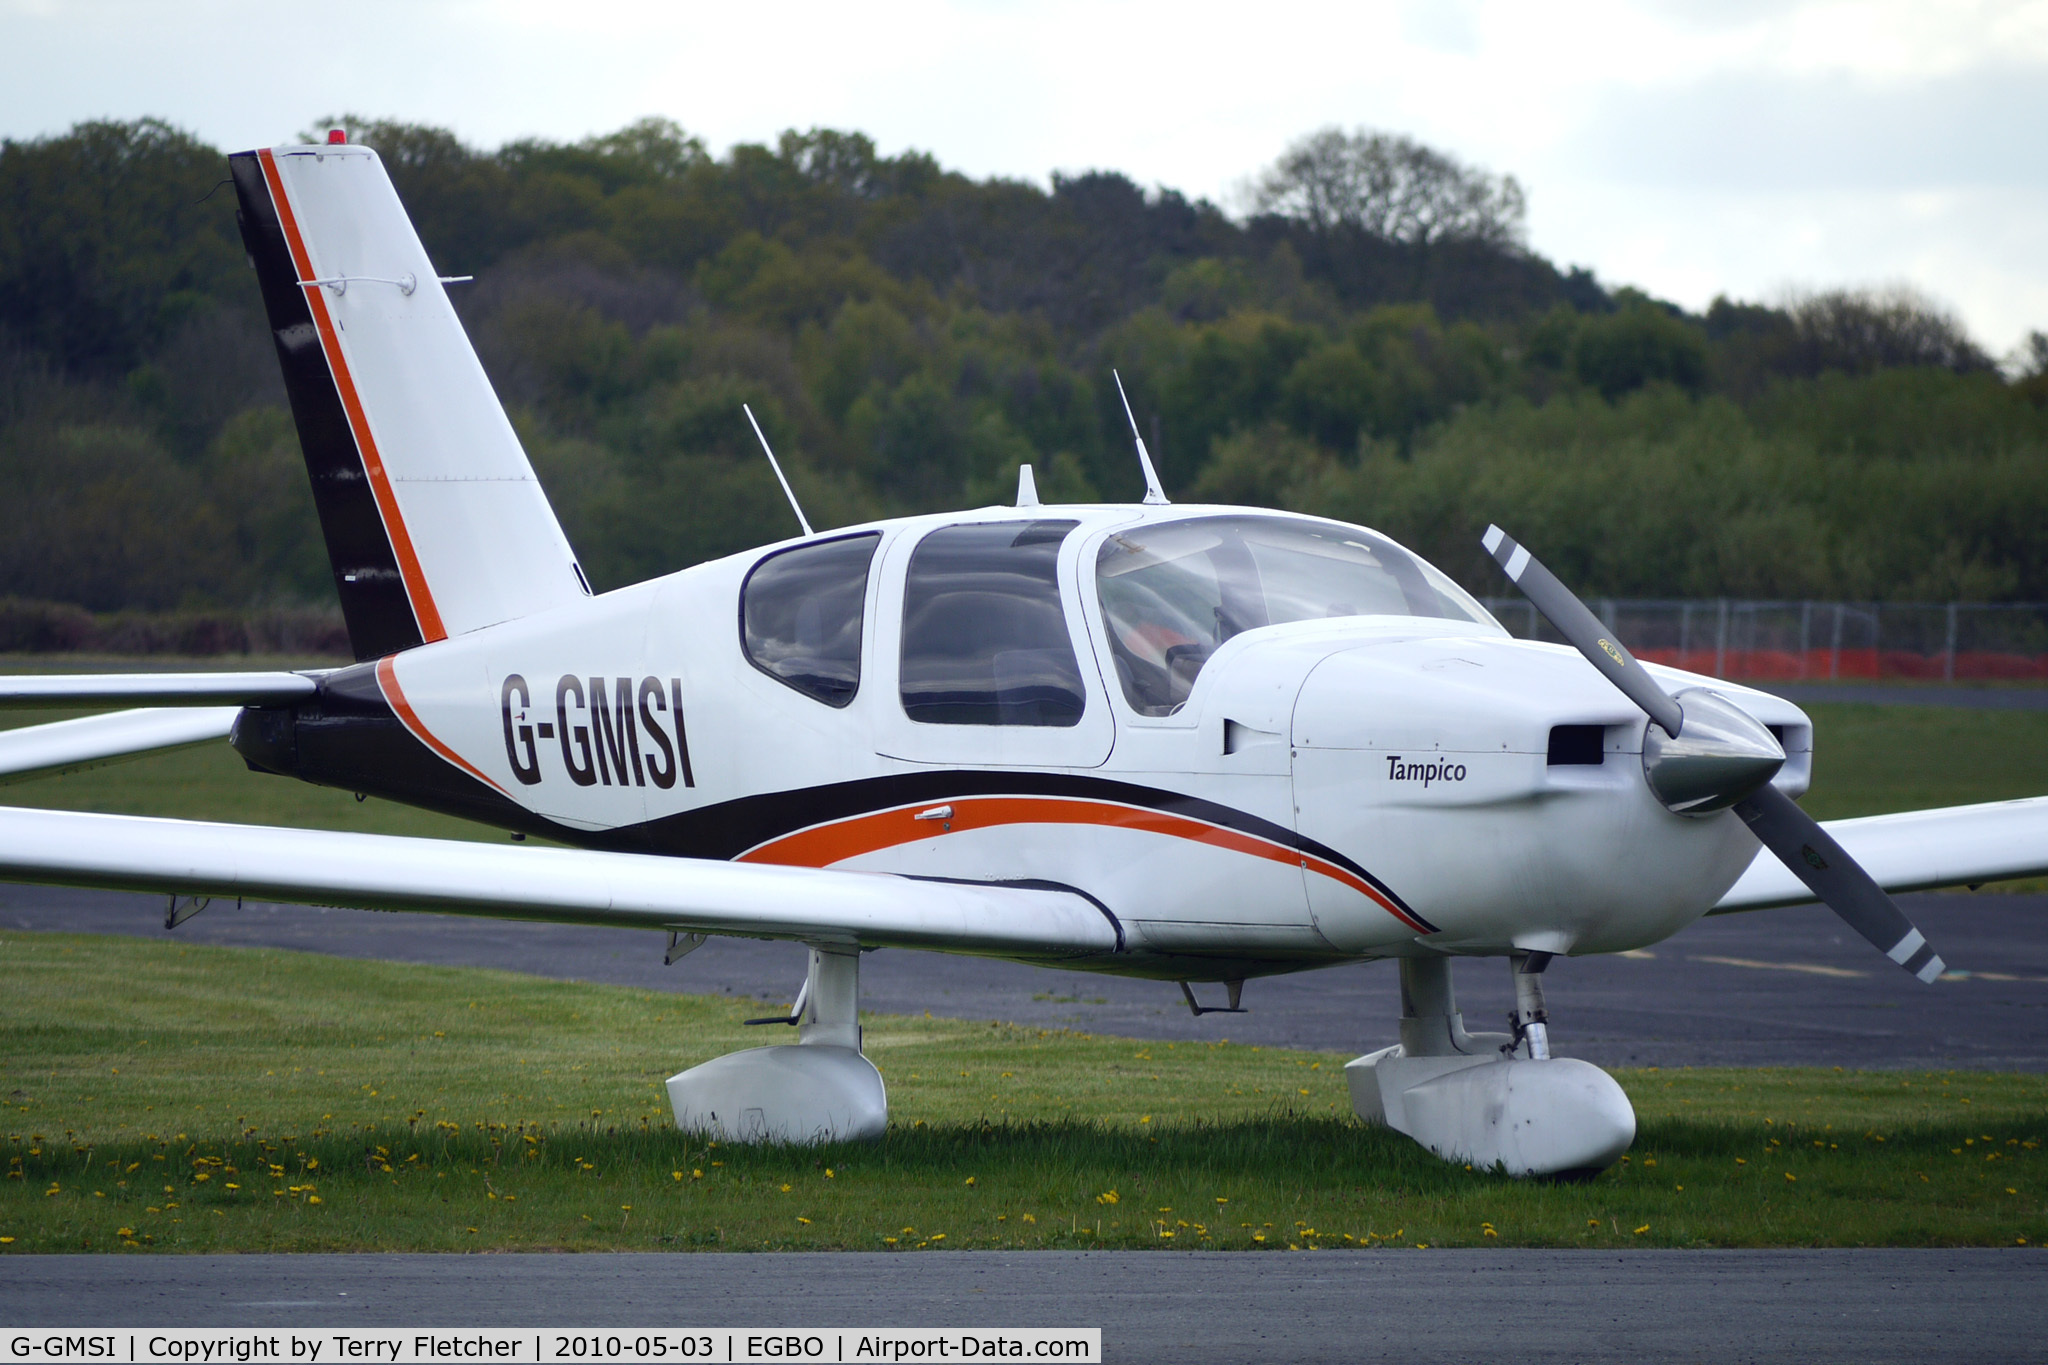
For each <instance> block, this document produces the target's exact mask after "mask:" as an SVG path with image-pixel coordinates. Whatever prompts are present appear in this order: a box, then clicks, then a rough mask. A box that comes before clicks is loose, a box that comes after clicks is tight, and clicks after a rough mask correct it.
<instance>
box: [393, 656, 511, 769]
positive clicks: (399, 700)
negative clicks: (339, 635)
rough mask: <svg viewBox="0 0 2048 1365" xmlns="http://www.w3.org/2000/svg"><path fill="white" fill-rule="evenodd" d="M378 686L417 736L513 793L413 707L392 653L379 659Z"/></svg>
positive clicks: (396, 712) (442, 754)
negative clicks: (451, 744) (431, 727)
mask: <svg viewBox="0 0 2048 1365" xmlns="http://www.w3.org/2000/svg"><path fill="white" fill-rule="evenodd" d="M377 690H378V691H380V692H382V693H383V694H384V700H385V702H386V703H387V704H388V705H389V706H390V707H391V711H392V714H393V715H395V716H397V717H398V723H399V724H400V725H403V726H404V727H405V728H406V730H407V731H408V732H410V733H411V735H412V737H413V738H414V739H416V740H418V741H419V742H420V743H422V744H424V745H426V746H427V747H428V748H429V749H432V750H433V751H434V752H435V753H437V754H439V755H440V756H441V757H442V758H445V759H447V760H448V761H449V762H450V763H453V764H454V765H455V766H456V767H458V768H460V769H462V771H464V772H466V773H468V774H469V775H470V776H471V777H473V778H475V779H476V780H477V781H479V782H482V783H483V784H484V785H486V786H488V787H490V788H491V789H492V790H493V791H495V792H497V793H499V794H500V795H502V796H507V797H509V796H511V795H512V793H510V792H508V791H506V790H505V788H504V787H503V786H501V785H499V784H498V783H497V782H494V781H492V780H491V778H490V777H488V776H486V775H485V773H484V771H483V770H482V769H481V768H479V767H477V766H476V765H475V764H474V763H471V762H470V761H469V760H468V759H466V758H464V757H463V756H462V755H461V754H458V753H456V752H455V750H453V749H451V748H449V747H448V746H447V745H446V744H444V743H442V742H441V739H440V737H439V736H438V735H436V734H435V733H434V732H433V731H432V730H429V729H428V728H427V725H426V722H425V721H423V720H421V719H420V717H419V712H417V711H415V710H413V709H412V703H411V702H409V701H407V700H406V698H405V689H404V688H402V687H400V686H399V685H398V669H397V668H396V667H395V666H394V665H393V664H392V662H391V660H390V659H389V658H388V657H387V658H383V659H379V660H377Z"/></svg>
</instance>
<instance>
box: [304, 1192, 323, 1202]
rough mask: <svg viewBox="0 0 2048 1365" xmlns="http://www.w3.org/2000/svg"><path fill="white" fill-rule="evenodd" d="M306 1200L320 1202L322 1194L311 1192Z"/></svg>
mask: <svg viewBox="0 0 2048 1365" xmlns="http://www.w3.org/2000/svg"><path fill="white" fill-rule="evenodd" d="M306 1202H307V1203H308V1204H318V1203H320V1202H321V1199H320V1196H319V1195H317V1194H309V1195H307V1196H306Z"/></svg>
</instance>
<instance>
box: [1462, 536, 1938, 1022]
mask: <svg viewBox="0 0 2048 1365" xmlns="http://www.w3.org/2000/svg"><path fill="white" fill-rule="evenodd" d="M1483 543H1484V545H1485V546H1486V552H1487V553H1488V554H1490V555H1492V556H1493V557H1494V559H1495V560H1496V561H1498V562H1499V564H1500V566H1501V568H1503V569H1505V570H1506V571H1507V575H1508V577H1509V578H1510V579H1512V580H1514V583H1515V586H1516V587H1518V588H1520V589H1521V590H1522V592H1523V593H1524V594H1525V595H1527V597H1528V598H1529V600H1530V601H1531V602H1533V603H1535V605H1536V609H1537V610H1538V611H1540V612H1542V613H1543V615H1544V617H1545V619H1547V620H1548V621H1549V622H1550V624H1551V625H1553V626H1555V627H1556V628H1557V631H1558V633H1559V634H1561V635H1563V636H1564V637H1565V639H1566V640H1568V641H1570V642H1571V644H1572V646H1573V647H1574V648H1576V649H1577V650H1578V651H1579V653H1581V654H1583V655H1585V656H1586V658H1587V659H1588V660H1589V661H1590V662H1591V663H1592V664H1593V666H1594V667H1595V668H1597V669H1599V670H1600V672H1601V674H1602V675H1603V676H1605V677H1606V678H1607V679H1608V681H1610V682H1612V683H1613V684H1614V685H1615V686H1616V687H1617V688H1619V689H1620V690H1621V691H1622V693H1623V694H1624V695H1626V696H1627V697H1628V699H1629V700H1630V701H1632V702H1634V703H1635V704H1636V705H1637V706H1639V707H1641V708H1642V709H1643V712H1644V713H1645V714H1646V715H1648V716H1649V717H1650V720H1651V721H1652V722H1653V724H1652V727H1651V728H1650V729H1649V730H1647V731H1645V732H1644V735H1643V773H1644V776H1645V777H1646V778H1647V779H1648V781H1649V784H1650V790H1651V791H1652V792H1654V793H1655V794H1656V796H1657V799H1658V800H1660V801H1662V802H1663V803H1664V804H1665V805H1666V806H1667V807H1668V808H1670V809H1671V810H1673V811H1676V812H1678V813H1679V814H1681V815H1705V814H1709V813H1712V812H1714V811H1720V810H1725V809H1728V808H1730V807H1733V809H1734V811H1735V814H1736V815H1737V816H1738V817H1740V818H1741V820H1742V822H1743V823H1744V824H1746V825H1748V826H1749V829H1750V832H1751V833H1752V834H1754V835H1756V837H1757V839H1758V841H1759V842H1761V843H1762V844H1763V846H1764V847H1765V848H1768V849H1769V850H1770V851H1771V852H1772V853H1774V854H1776V855H1777V858H1778V860H1779V861H1780V862H1782V863H1784V864H1785V866H1786V867H1788V868H1790V869H1791V870H1792V874H1793V875H1794V876H1796V877H1798V878H1799V880H1801V881H1803V882H1805V883H1806V885H1807V887H1808V889H1810V890H1811V891H1812V892H1813V894H1814V895H1815V896H1816V897H1818V898H1819V899H1820V901H1821V902H1822V903H1823V904H1825V905H1826V906H1827V907H1828V908H1829V909H1830V910H1833V911H1834V912H1835V913H1836V914H1838V915H1840V916H1841V917H1842V918H1843V920H1845V921H1846V922H1847V923H1848V925H1849V927H1850V928H1852V929H1854V930H1855V931H1856V932H1857V933H1859V934H1861V935H1863V937H1865V938H1867V939H1869V940H1870V941H1871V942H1872V943H1873V944H1875V945H1876V946H1877V950H1878V951H1879V952H1881V953H1883V954H1884V955H1885V956H1886V957H1888V958H1890V959H1891V960H1892V961H1894V962H1896V963H1898V964H1899V965H1900V966H1901V967H1904V968H1905V969H1906V970H1907V971H1908V972H1911V973H1912V974H1913V975H1914V976H1916V977H1918V978H1920V980H1922V981H1927V982H1932V981H1934V980H1935V979H1936V978H1937V977H1939V976H1940V975H1941V973H1942V971H1943V963H1942V960H1941V958H1940V957H1939V956H1938V955H1937V954H1936V953H1935V951H1934V949H1933V948H1932V947H1931V946H1930V945H1929V944H1928V942H1927V939H1926V937H1925V936H1924V935H1922V934H1921V932H1920V931H1919V930H1918V929H1916V928H1914V927H1913V922H1912V921H1911V920H1909V919H1907V918H1906V915H1905V912H1904V911H1902V910H1900V909H1899V907H1898V906H1897V905H1895V904H1894V903H1893V902H1892V898H1891V897H1890V896H1888V895H1886V894H1885V892H1884V888H1882V887H1880V886H1879V885H1878V884H1877V883H1876V882H1875V881H1873V880H1871V877H1870V874H1869V873H1867V872H1865V871H1864V870H1863V869H1862V868H1861V867H1860V866H1858V865H1857V863H1856V860H1855V859H1854V858H1851V857H1850V856H1849V854H1848V853H1847V851H1845V850H1844V849H1843V848H1842V846H1841V845H1840V844H1838V843H1836V842H1835V840H1834V839H1833V838H1832V837H1831V836H1830V835H1829V834H1828V832H1827V831H1826V830H1824V829H1822V828H1821V827H1820V822H1819V821H1817V820H1815V819H1814V818H1813V817H1812V816H1810V815H1808V814H1807V813H1806V812H1805V811H1803V810H1801V809H1800V808H1799V807H1798V806H1797V805H1796V804H1794V802H1793V800H1792V798H1791V797H1789V796H1787V795H1785V794H1784V793H1783V792H1781V791H1779V790H1778V789H1777V788H1776V787H1773V786H1772V785H1771V784H1770V783H1771V778H1772V777H1774V776H1776V774H1777V771H1778V769H1779V767H1780V766H1782V765H1783V763H1784V761H1785V751H1784V749H1783V748H1781V747H1780V746H1779V744H1778V742H1777V740H1776V739H1775V738H1773V737H1772V735H1771V732H1770V731H1768V730H1766V729H1765V728H1764V727H1763V726H1762V725H1760V724H1759V723H1758V722H1757V720H1756V718H1755V717H1754V716H1752V715H1750V714H1749V713H1748V712H1747V711H1744V710H1743V709H1742V708H1741V707H1739V706H1737V705H1736V704H1735V703H1733V702H1731V701H1729V700H1728V699H1727V698H1725V697H1723V696H1721V695H1720V694H1719V693H1717V692H1710V691H1708V690H1707V689H1705V688H1703V687H1693V688H1687V689H1686V690H1685V691H1683V692H1680V693H1679V694H1678V695H1677V696H1676V697H1674V696H1672V695H1671V694H1670V693H1669V692H1666V691H1665V690H1664V689H1663V687H1662V686H1660V685H1659V684H1658V682H1657V680H1656V679H1655V678H1652V677H1651V676H1650V675H1649V673H1648V672H1647V671H1645V670H1644V668H1643V666H1642V665H1641V664H1640V663H1638V662H1637V661H1636V658H1635V656H1634V655H1632V654H1630V653H1629V652H1628V650H1627V649H1626V648H1624V647H1623V646H1622V644H1621V642H1620V641H1618V640H1616V639H1615V638H1614V637H1613V634H1612V633H1611V632H1610V631H1609V630H1608V629H1607V627H1606V626H1605V625H1604V624H1602V622H1601V620H1600V618H1599V617H1597V616H1595V615H1594V614H1593V613H1592V612H1591V611H1590V610H1588V609H1587V607H1586V604H1585V603H1583V602H1581V601H1580V600H1579V599H1578V598H1577V597H1576V596H1574V595H1573V593H1572V591H1571V589H1569V588H1567V587H1566V586H1565V585H1564V584H1563V583H1561V582H1560V581H1558V578H1557V575H1555V574H1553V573H1551V572H1550V570H1548V569H1546V568H1544V567H1543V565H1542V563H1541V562H1539V561H1538V560H1537V558H1536V557H1535V556H1534V555H1532V554H1530V553H1529V551H1528V550H1527V549H1526V548H1524V547H1523V546H1521V545H1518V544H1516V543H1515V541H1514V540H1512V539H1511V538H1510V537H1509V536H1508V535H1507V533H1506V532H1504V531H1502V530H1501V529H1500V527H1498V526H1489V527H1487V528H1486V536H1485V539H1484V541H1483ZM1659 731H1661V732H1662V733H1661V734H1660V733H1659Z"/></svg>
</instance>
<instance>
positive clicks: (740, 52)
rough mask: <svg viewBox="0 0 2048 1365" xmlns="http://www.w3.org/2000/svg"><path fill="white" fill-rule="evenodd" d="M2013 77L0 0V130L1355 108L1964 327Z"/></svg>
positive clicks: (1961, 56) (2004, 292)
mask: <svg viewBox="0 0 2048 1365" xmlns="http://www.w3.org/2000/svg"><path fill="white" fill-rule="evenodd" d="M2044 77H2048V0H2009V2H2007V3H1997V2H1996V0H1974V2H1972V0H1962V2H1960V3H1944V4H1941V5H1929V4H1925V3H1917V2H1916V3H1906V2H1904V0H1873V2H1871V3H1836V2H1835V0H1809V2H1808V3H1790V4H1786V3H1762V2H1760V0H1730V2H1728V3H1721V4H1717V5H1712V6H1701V5H1697V4H1694V3H1690V0H1567V2H1566V3H1560V4H1553V5H1544V6H1536V5H1529V4H1526V3H1520V2H1519V0H1364V2H1363V3H1332V2H1331V0H1270V2H1269V3H1266V4H1263V5H1258V6H1246V5H1243V4H1242V3H1232V4H1228V5H1225V4H1220V3H1189V4H1174V5H1168V4H1163V3H1134V2H1132V0H1096V2H1095V3H1082V0H1044V2H1043V3H1035V4H1030V5H1025V4H1021V3H1012V2H1011V0H891V2H890V3H885V4H880V5H871V6H865V7H857V6H847V5H843V4H838V5H827V4H823V3H796V4H788V5H783V6H779V7H775V8H772V9H770V8H767V7H742V6H733V5H729V4H718V5H713V4H709V3H703V2H702V0H698V2H697V3H684V4H674V3H652V2H651V0H581V2H580V3H577V4H574V5H566V4H562V3H559V0H554V2H552V3H541V2H540V0H503V3H489V4H487V3H482V2H481V0H410V2H409V3H396V2H395V0H358V3H355V4H351V5H348V6H345V7H338V8H330V7H307V8H298V9H285V8H281V7H277V6H274V5H268V4H256V3H252V2H251V0H185V3H181V4H179V5H175V6H173V5H164V4H160V3H154V2H153V0H69V2H68V3H63V4H57V3H53V2H52V0H0V134H4V135H7V136H14V137H22V136H34V135H37V134H42V133H49V132H55V131H59V130H61V129H63V128H65V127H67V126H69V125H70V124H71V123H73V122H75V121H77V120H80V119H85V118H95V117H114V118H130V117H136V116H139V115H143V114H156V115H160V116H162V117H165V118H168V119H170V120H171V121H172V122H174V123H178V124H180V125H182V126H185V127H188V128H191V129H193V130H194V131H195V132H197V133H198V134H200V135H201V136H203V137H205V138H207V139H209V140H211V141H213V142H215V143H216V144H218V145H221V146H223V147H230V146H232V147H243V146H251V145H256V144H259V143H264V142H271V141H276V140H279V139H282V138H284V137H287V136H289V135H290V134H291V133H292V132H294V131H296V130H297V129H299V128H301V127H304V126H306V125H307V124H309V123H310V122H311V121H312V120H314V119H315V118H317V117H319V116H321V115H323V114H325V113H329V112H335V111H340V110H354V111H357V112H360V113H363V114H369V115H380V116H393V117H400V118H406V119H413V120H417V121H422V122H429V123H436V124H440V125H443V126H447V127H450V128H453V129H454V130H456V131H457V132H458V133H460V134H461V135H462V136H464V137H466V138H468V139H470V140H471V141H473V142H478V143H482V144H486V145H495V144H496V143H498V142H501V141H504V140H506V139H509V138H513V137H520V136H543V137H550V138H562V139H568V138H576V137H581V136H585V135H588V134H590V133H594V132H601V131H606V130H609V129H612V128H616V127H619V126H620V125H622V124H624V123H626V122H629V121H630V120H632V119H634V118H638V117H641V116H643V115H646V114H650V113H659V114H664V115H667V116H669V117H672V118H675V119H676V120H677V121H678V122H680V123H682V124H683V125H684V126H685V127H687V128H689V129H691V130H692V131H694V132H697V133H699V134H701V135H703V136H704V137H705V138H706V139H707V141H709V142H711V143H712V144H713V145H714V146H716V147H720V148H722V147H724V146H727V145H729V144H731V143H732V142H735V141H740V140H750V141H751V140H768V139H772V138H773V137H774V135H775V134H776V132H778V131H779V130H780V129H782V128H786V127H792V126H794V127H808V126H812V125H827V126H834V127H841V128H856V129H859V130H861V131H864V132H867V133H869V134H870V135H871V136H873V137H875V139H876V140H877V142H878V143H879V144H880V145H881V146H882V147H883V149H884V150H886V151H898V150H902V149H905V148H911V147H915V148H920V149H924V150H929V151H931V152H933V153H934V154H935V155H937V156H938V157H939V158H940V160H941V161H942V162H943V163H945V164H946V165H948V166H952V167H956V168H959V169H961V170H964V171H966V172H968V173H970V174H974V175H1005V176H1011V177H1022V178H1028V179H1034V180H1039V181H1041V182H1042V181H1043V180H1044V179H1045V177H1046V176H1047V175H1049V174H1050V173H1051V172H1052V171H1054V170H1079V169H1085V168H1090V167H1102V168H1114V169H1118V170H1122V171H1125V172H1126V173H1128V174H1130V175H1131V176H1132V177H1133V178H1135V179H1137V180H1138V181H1140V182H1141V183H1146V184H1166V185H1171V186H1174V187H1176V188H1180V189H1182V190H1184V191H1186V192H1188V193H1191V194H1197V195H1207V196H1210V197H1216V198H1220V197H1222V196H1223V195H1224V194H1225V193H1226V192H1227V191H1228V189H1229V188H1230V187H1231V186H1232V185H1233V184H1235V183H1237V182H1238V181H1240V180H1241V179H1242V178H1243V177H1244V176H1246V175H1247V174H1248V173H1250V172H1252V171H1254V170H1256V169H1257V168H1258V167H1259V166H1260V165H1262V164H1264V163H1266V162H1268V161H1270V160H1271V159H1272V158H1273V157H1274V156H1275V155H1276V154H1277V153H1278V152H1279V151H1280V149H1281V148H1282V147H1283V146H1284V145H1285V144H1286V143H1287V142H1288V141H1289V140H1291V139H1292V138H1294V137H1296V136H1298V135H1300V134H1302V133H1304V132H1306V131H1308V130H1310V129H1313V128H1316V127H1319V126H1322V125H1324V124H1330V123H1336V124H1341V125H1345V126H1354V125H1361V124H1362V125H1370V126H1375V127H1382V128H1393V129H1399V130H1402V131H1406V132H1410V133H1413V134H1415V135H1417V136H1419V137H1422V138H1424V139H1425V140H1428V141H1431V142H1433V143H1435V144H1437V145H1439V146H1442V147H1444V148H1446V149H1447V150H1449V151H1451V152H1453V153H1455V154H1457V155H1458V156H1460V157H1462V158H1464V159H1466V160H1468V161H1473V162H1476V163H1478V164H1482V165H1486V166H1489V167H1491V168H1493V169H1495V170H1501V171H1509V172H1512V173H1514V174H1515V175H1516V176H1517V177H1518V178H1520V179H1521V180H1522V181H1523V183H1524V184H1525V185H1527V186H1528V187H1529V188H1530V190H1531V205H1532V232H1533V238H1534V244H1535V245H1536V246H1537V248H1538V249H1539V250H1542V251H1544V252H1545V253H1546V254H1548V255H1551V256H1552V257H1553V258H1554V259H1557V260H1558V261H1559V262H1560V263H1561V264H1571V263H1579V264H1588V265H1591V266H1593V267H1594V268H1595V269H1596V270H1598V271H1599V273H1600V274H1601V276H1602V277H1603V278H1604V279H1607V280H1609V281H1610V282H1617V283H1621V282H1631V283H1636V284H1640V285H1642V286H1644V287H1646V288H1649V289H1651V290H1652V291H1655V292H1660V293H1664V294H1667V295H1669V296H1672V297H1674V298H1677V299H1679V300H1681V301H1683V302H1686V303H1688V304H1694V305H1697V304H1701V303H1704V302H1705V301H1706V300H1707V299H1708V298H1710V297H1711V296H1712V294H1713V293H1715V292H1720V291H1727V292H1731V293H1734V294H1737V295H1739V296H1747V297H1757V296H1759V295H1760V294H1763V293H1765V292H1767V291H1768V290H1770V289H1772V288H1774V287H1776V286H1778V285H1781V284H1783V283H1786V282H1797V281H1804V282H1810V283H1816V284H1834V283H1854V282H1874V281H1887V280H1897V279H1904V280H1910V281H1911V282H1912V283H1914V284H1916V285H1917V286H1919V287H1920V288H1922V289H1923V290H1926V291H1927V292H1929V293H1931V294H1934V295H1935V296H1937V297H1941V298H1946V299H1949V300H1951V301H1953V302H1954V303H1956V304H1957V305H1958V306H1959V307H1960V308H1962V310H1963V311H1964V313H1965V316H1966V317H1967V318H1968V319H1969V321H1970V323H1971V324H1972V326H1973V327H1974V328H1976V330H1977V331H1978V332H1979V333H1980V335H1982V337H1983V338H1984V339H1985V340H1986V341H1987V343H1989V344H1990V345H1992V346H1993V347H1995V348H2003V347H2005V346H2007V345H2010V344H2011V343H2012V342H2013V341H2014V340H2015V339H2016V338H2017V337H2018V336H2019V334H2020V333H2021V332H2023V331H2024V330H2025V329H2026V328H2028V327H2032V326H2042V325H2048V263H2040V264H2037V263H2036V260H2035V258H2036V257H2037V256H2039V255H2040V254H2041V253H2039V251H2038V249H2037V248H2036V246H2035V245H2034V238H2035V237H2037V235H2038V234H2037V233H2036V232H2035V231H2034V230H2033V225H2034V224H2036V223H2038V222H2039V221H2041V220H2040V216H2039V211H2040V209H2041V207H2042V206H2043V204H2042V200H2043V197H2044V195H2048V147H2044V139H2041V138H2040V137H2039V136H2038V135H2037V134H2036V132H2035V130H2037V129H2039V128H2041V127H2043V126H2048V119H2044V117H2043V116H2044V115H2048V94H2044V93H2042V92H2044V91H2048V79H2044Z"/></svg>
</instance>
